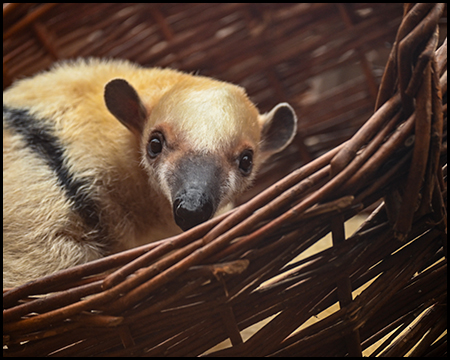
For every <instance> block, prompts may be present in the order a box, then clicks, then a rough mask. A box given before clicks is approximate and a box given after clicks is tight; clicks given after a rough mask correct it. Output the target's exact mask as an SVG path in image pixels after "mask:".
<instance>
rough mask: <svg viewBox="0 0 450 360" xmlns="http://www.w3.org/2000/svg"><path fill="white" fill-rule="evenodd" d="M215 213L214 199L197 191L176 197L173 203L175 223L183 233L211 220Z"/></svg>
mask: <svg viewBox="0 0 450 360" xmlns="http://www.w3.org/2000/svg"><path fill="white" fill-rule="evenodd" d="M213 213H214V205H213V201H212V199H209V198H208V197H207V196H206V195H205V194H203V193H202V192H200V191H197V190H191V191H189V192H186V193H184V194H183V195H181V196H178V197H176V198H175V201H174V203H173V215H174V218H175V222H176V224H177V225H178V226H179V227H180V228H181V229H182V230H183V231H186V230H189V229H190V228H193V227H194V226H196V225H198V224H201V223H202V222H204V221H206V220H209V219H210V218H211V217H212V215H213Z"/></svg>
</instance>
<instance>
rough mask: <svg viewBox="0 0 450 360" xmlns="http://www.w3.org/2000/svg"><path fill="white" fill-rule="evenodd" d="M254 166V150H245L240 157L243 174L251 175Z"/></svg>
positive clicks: (240, 167) (240, 168)
mask: <svg viewBox="0 0 450 360" xmlns="http://www.w3.org/2000/svg"><path fill="white" fill-rule="evenodd" d="M252 167H253V151H252V150H249V149H247V150H244V151H243V152H242V154H241V156H240V157H239V170H240V171H241V173H242V174H243V175H250V173H251V172H252Z"/></svg>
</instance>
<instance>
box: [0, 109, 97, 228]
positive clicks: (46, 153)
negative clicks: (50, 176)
mask: <svg viewBox="0 0 450 360" xmlns="http://www.w3.org/2000/svg"><path fill="white" fill-rule="evenodd" d="M3 118H4V121H5V125H6V126H7V128H9V129H11V130H12V131H14V132H16V133H17V134H20V135H21V136H22V138H23V140H24V141H25V143H26V145H27V147H28V148H29V149H31V150H32V151H34V152H35V153H36V154H37V155H38V156H39V157H41V158H42V159H44V160H45V162H46V163H47V165H48V166H49V167H50V169H52V170H53V171H54V173H55V175H56V177H57V179H58V184H59V185H60V186H61V188H63V189H64V191H65V193H66V196H67V198H68V199H69V200H71V201H72V204H73V209H74V210H75V211H77V212H78V214H79V215H80V216H81V217H82V218H83V220H84V221H85V223H86V225H88V226H89V227H90V228H92V229H96V230H97V231H99V230H100V229H99V228H98V226H99V220H100V219H99V214H98V206H97V204H96V203H95V201H94V200H93V199H92V198H91V197H90V196H89V194H88V193H86V191H85V188H86V186H87V185H88V184H89V183H88V181H87V180H83V179H79V178H78V179H77V178H76V177H75V176H74V174H72V173H71V172H70V170H69V168H68V167H67V165H66V164H65V162H64V147H63V146H62V144H61V142H60V141H59V139H58V138H57V137H56V136H55V135H53V129H52V128H51V126H50V125H49V124H48V123H46V122H45V121H38V120H36V119H35V118H34V117H33V115H31V114H30V112H29V111H28V110H26V109H14V108H9V107H5V106H3Z"/></svg>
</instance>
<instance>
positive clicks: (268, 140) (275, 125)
mask: <svg viewBox="0 0 450 360" xmlns="http://www.w3.org/2000/svg"><path fill="white" fill-rule="evenodd" d="M261 121H262V130H261V139H262V143H261V151H262V153H263V154H264V155H265V156H270V155H272V154H275V153H277V152H280V151H281V150H283V149H284V148H286V146H288V145H289V144H290V143H291V141H292V139H293V138H294V136H295V134H296V133H297V116H296V115H295V112H294V109H293V108H292V107H291V106H290V105H289V104H288V103H281V104H278V105H277V106H275V107H274V108H273V109H272V110H271V111H270V112H269V113H267V114H264V115H261Z"/></svg>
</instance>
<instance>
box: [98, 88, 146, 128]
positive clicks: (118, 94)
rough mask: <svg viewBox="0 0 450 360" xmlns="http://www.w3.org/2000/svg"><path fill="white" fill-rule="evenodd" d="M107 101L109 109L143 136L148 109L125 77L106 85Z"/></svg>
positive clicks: (127, 125) (123, 122)
mask: <svg viewBox="0 0 450 360" xmlns="http://www.w3.org/2000/svg"><path fill="white" fill-rule="evenodd" d="M104 98H105V103H106V107H107V108H108V110H109V111H110V112H111V114H113V115H114V116H115V117H116V118H117V119H118V120H119V121H120V122H121V123H122V124H123V125H125V126H126V127H127V128H128V129H129V130H131V131H132V132H133V133H134V134H135V135H136V136H138V137H139V136H141V134H142V131H143V129H144V124H145V120H146V119H147V111H146V109H145V107H144V105H143V104H142V101H141V99H140V98H139V95H138V93H137V92H136V90H135V89H134V88H133V87H132V86H131V85H130V84H129V83H128V82H127V81H125V80H123V79H114V80H111V81H110V82H109V83H107V84H106V85H105V93H104Z"/></svg>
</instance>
